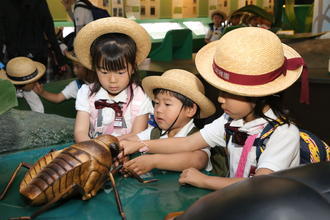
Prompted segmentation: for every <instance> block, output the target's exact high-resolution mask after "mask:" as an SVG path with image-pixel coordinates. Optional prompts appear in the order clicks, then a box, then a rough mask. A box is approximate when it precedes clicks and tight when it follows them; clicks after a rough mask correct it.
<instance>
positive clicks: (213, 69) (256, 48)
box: [121, 27, 308, 190]
mask: <svg viewBox="0 0 330 220" xmlns="http://www.w3.org/2000/svg"><path fill="white" fill-rule="evenodd" d="M195 63H196V66H197V69H198V71H199V72H200V74H201V76H202V77H203V78H204V79H205V80H206V81H207V82H208V83H210V84H211V85H213V86H214V87H216V88H218V89H219V90H220V95H219V97H218V102H219V103H220V105H221V108H222V109H223V110H224V114H223V115H222V116H220V117H219V118H218V119H216V120H214V121H213V122H212V123H210V124H207V125H206V126H205V127H204V128H203V129H201V130H200V131H199V132H196V133H194V134H193V135H191V136H188V137H183V138H168V139H162V140H151V141H145V145H147V146H148V149H147V150H148V151H149V152H151V153H175V152H179V151H193V150H197V149H201V148H203V147H206V146H210V147H216V146H223V147H225V148H226V151H227V152H228V158H229V175H228V176H226V177H219V176H208V175H205V174H203V173H201V172H199V171H198V170H196V169H193V168H189V169H186V170H184V171H183V172H182V174H181V176H180V179H179V182H180V183H181V184H191V185H194V186H197V187H201V188H207V189H213V190H216V189H220V188H223V187H225V186H228V185H230V184H233V183H236V182H239V181H242V180H244V179H245V178H248V177H251V176H253V175H265V174H270V173H272V172H276V171H279V170H284V169H287V168H291V167H295V166H298V165H299V161H300V157H299V146H300V143H299V130H298V128H297V127H296V126H295V125H294V124H293V123H292V121H291V120H290V118H289V116H288V114H287V112H288V111H287V110H286V109H284V107H283V106H282V104H281V96H282V95H281V92H282V91H284V90H285V89H286V88H288V87H289V86H291V85H292V84H293V83H294V82H295V81H296V80H297V79H298V78H299V76H300V75H301V74H302V75H303V77H302V85H303V87H302V96H301V101H303V102H307V103H308V82H307V81H306V79H308V76H307V75H306V74H307V72H306V71H305V68H304V62H303V59H302V58H301V57H300V55H299V54H298V53H297V52H296V51H295V50H293V49H292V48H290V47H289V46H287V45H285V44H282V43H281V41H280V39H279V38H278V37H277V36H276V35H275V34H274V33H272V32H270V31H268V30H265V29H263V28H257V27H243V28H238V29H235V30H233V31H231V32H228V33H227V34H226V35H224V36H223V37H222V38H221V39H220V40H218V41H215V42H212V43H210V44H207V45H206V46H204V47H203V48H202V49H201V50H200V51H199V52H198V53H197V55H196V58H195ZM277 119H280V120H282V121H283V122H285V123H283V125H281V126H278V127H277V128H276V130H275V131H274V132H273V134H272V136H271V137H270V138H269V139H268V141H267V142H266V143H265V144H266V146H267V147H266V148H265V150H264V151H263V152H262V154H261V156H260V157H259V159H258V160H257V158H256V147H255V143H256V142H255V141H257V140H258V138H259V136H260V134H261V132H262V130H263V128H264V127H265V126H266V125H267V124H269V123H272V121H275V120H277ZM121 145H122V147H123V148H124V154H125V155H127V154H131V153H134V152H135V151H138V150H139V149H140V148H142V147H144V149H145V146H142V145H141V144H140V143H138V142H122V143H121ZM176 146H180V148H178V147H176Z"/></svg>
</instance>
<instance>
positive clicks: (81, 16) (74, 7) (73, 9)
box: [61, 0, 93, 33]
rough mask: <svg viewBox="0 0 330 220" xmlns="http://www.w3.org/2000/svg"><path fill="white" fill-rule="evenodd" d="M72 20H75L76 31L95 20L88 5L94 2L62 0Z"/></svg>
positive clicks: (90, 5)
mask: <svg viewBox="0 0 330 220" xmlns="http://www.w3.org/2000/svg"><path fill="white" fill-rule="evenodd" d="M61 2H62V4H63V6H64V8H65V10H66V11H67V13H68V15H69V16H70V18H71V20H72V21H73V22H74V28H75V32H76V33H78V32H79V31H80V29H81V28H82V27H84V26H85V25H86V24H88V23H89V22H91V21H93V14H92V12H91V10H90V9H88V8H87V7H90V8H91V7H92V6H93V4H92V3H91V2H90V1H88V0H62V1H61Z"/></svg>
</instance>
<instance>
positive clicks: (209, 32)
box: [205, 29, 212, 40]
mask: <svg viewBox="0 0 330 220" xmlns="http://www.w3.org/2000/svg"><path fill="white" fill-rule="evenodd" d="M211 36H212V31H211V29H209V30H208V31H207V33H206V35H205V39H208V40H209V39H210V38H211Z"/></svg>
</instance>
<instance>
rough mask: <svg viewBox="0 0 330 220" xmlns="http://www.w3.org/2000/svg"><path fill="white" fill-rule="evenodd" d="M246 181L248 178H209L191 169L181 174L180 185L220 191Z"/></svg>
mask: <svg viewBox="0 0 330 220" xmlns="http://www.w3.org/2000/svg"><path fill="white" fill-rule="evenodd" d="M244 179H246V178H227V177H219V176H208V175H205V174H203V173H201V172H200V171H198V170H197V169H196V168H189V169H186V170H184V171H183V172H182V173H181V175H180V178H179V183H181V184H189V185H192V186H196V187H199V188H204V189H211V190H218V189H222V188H224V187H226V186H229V185H231V184H233V183H236V182H239V181H242V180H244Z"/></svg>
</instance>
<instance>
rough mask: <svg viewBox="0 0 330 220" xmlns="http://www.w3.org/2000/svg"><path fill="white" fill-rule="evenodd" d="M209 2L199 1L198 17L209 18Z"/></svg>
mask: <svg viewBox="0 0 330 220" xmlns="http://www.w3.org/2000/svg"><path fill="white" fill-rule="evenodd" d="M208 7H209V2H208V1H205V0H199V7H198V10H199V12H198V13H199V14H198V15H197V16H198V17H208V16H209V10H208Z"/></svg>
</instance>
